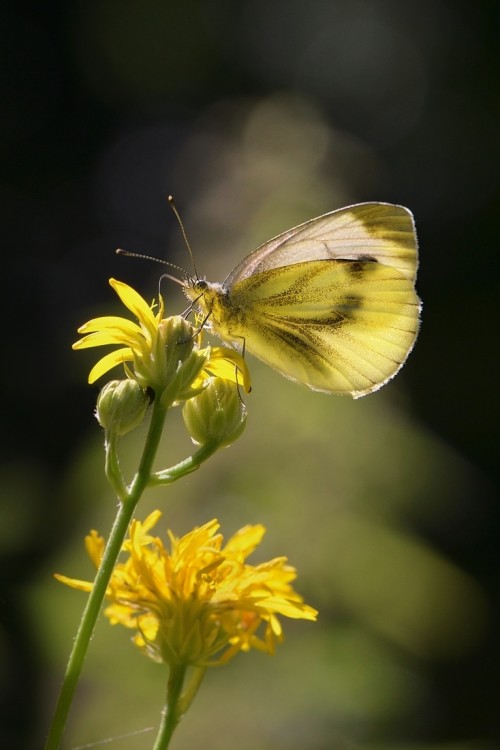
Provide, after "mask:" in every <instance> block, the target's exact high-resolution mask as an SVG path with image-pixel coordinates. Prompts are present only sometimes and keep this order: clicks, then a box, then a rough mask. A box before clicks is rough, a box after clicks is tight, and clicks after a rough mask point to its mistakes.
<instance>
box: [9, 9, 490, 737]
mask: <svg viewBox="0 0 500 750" xmlns="http://www.w3.org/2000/svg"><path fill="white" fill-rule="evenodd" d="M0 21H1V23H0V28H1V29H2V31H1V36H2V45H1V46H0V55H1V56H2V62H1V66H0V79H1V81H0V85H1V90H2V97H1V101H2V117H1V118H0V149H1V152H2V157H1V162H0V163H1V167H0V169H1V177H0V196H1V201H0V205H1V206H2V209H3V218H2V222H1V225H0V226H1V231H2V235H3V236H2V245H1V246H2V248H3V261H2V268H3V271H2V275H3V279H4V284H3V293H2V302H4V303H5V310H4V320H5V325H4V329H3V330H4V338H5V337H6V339H7V340H6V341H5V340H4V345H3V366H2V393H3V399H2V405H3V409H2V411H3V419H2V442H3V449H2V460H1V465H0V472H1V482H0V485H1V487H2V498H1V503H0V549H1V556H2V557H1V566H0V569H1V571H2V588H1V592H0V614H1V621H2V627H1V640H0V655H1V660H2V665H1V671H0V679H1V691H2V706H1V712H2V713H1V727H0V745H1V746H2V747H6V748H7V747H8V748H21V749H22V750H24V748H26V749H27V750H32V749H33V750H35V749H36V748H39V747H40V746H41V744H42V738H43V737H44V735H45V732H46V729H47V726H48V722H49V720H50V716H51V712H52V710H53V706H54V702H55V699H56V695H57V690H58V686H59V684H60V681H61V678H62V674H63V670H64V665H65V660H66V658H67V654H68V652H69V649H70V646H71V643H72V638H73V635H74V632H75V629H76V626H77V623H78V620H79V616H80V613H81V610H82V608H83V605H84V596H83V594H81V593H79V592H75V591H72V590H70V589H66V588H65V587H63V586H61V585H60V584H58V583H56V582H55V581H54V580H53V578H52V573H53V572H54V571H59V572H63V573H65V574H68V575H73V576H75V577H84V578H87V577H89V576H90V575H91V567H90V563H89V562H88V560H87V558H86V556H85V553H84V551H83V543H82V539H83V536H84V534H85V533H87V531H88V530H89V529H90V528H97V529H99V531H101V533H103V534H106V533H107V531H108V529H109V526H110V524H111V521H112V518H113V517H114V513H115V505H116V502H115V499H114V498H113V496H112V495H111V492H110V490H109V489H108V487H107V485H106V483H105V480H104V477H103V472H102V465H103V453H102V434H101V432H100V429H99V428H98V426H97V424H96V422H95V420H94V418H93V409H94V404H95V399H96V395H97V392H98V389H97V388H96V387H89V386H88V385H86V382H85V381H86V376H87V372H88V369H89V367H90V365H91V364H92V363H93V362H94V361H95V358H96V357H95V354H93V353H92V351H91V352H90V353H75V352H72V351H71V349H70V345H71V343H72V342H73V341H74V340H75V338H76V328H77V327H78V325H80V324H81V323H82V322H84V321H86V320H88V319H89V318H90V317H92V316H94V315H96V314H109V313H112V312H113V311H117V312H118V313H119V314H121V310H120V308H119V306H118V305H117V304H116V301H115V296H114V293H113V292H112V290H111V289H110V287H109V286H108V284H107V279H108V278H109V277H110V276H114V277H116V278H119V279H121V280H123V281H127V282H129V283H131V284H133V285H134V287H135V288H137V289H138V290H139V291H140V292H141V293H142V294H143V295H144V296H145V297H146V298H151V297H153V296H154V295H155V294H156V293H157V280H158V276H159V273H158V269H157V268H156V267H154V266H153V265H152V264H148V263H145V262H138V261H133V260H127V259H124V258H118V257H116V256H115V254H114V250H115V248H116V247H125V248H128V249H130V250H135V251H139V252H141V251H142V252H147V253H150V254H153V255H156V256H159V257H163V258H170V260H172V261H173V262H176V263H178V264H180V265H182V266H187V267H188V268H189V260H188V258H187V254H186V250H185V247H184V246H183V242H182V238H181V236H180V232H179V228H178V226H177V225H176V222H175V220H174V218H173V216H172V214H171V212H170V210H169V209H168V207H167V205H166V201H165V198H166V196H167V195H168V194H169V193H172V194H173V195H174V196H175V198H176V202H177V205H178V207H179V209H180V211H181V214H182V217H183V220H184V222H185V225H186V229H187V232H188V235H189V238H190V241H191V244H192V246H193V249H194V252H195V256H196V260H197V264H198V267H199V269H200V271H201V272H202V273H206V275H207V277H208V278H209V279H210V280H222V279H223V278H224V277H225V276H226V275H227V273H229V271H230V270H231V269H232V268H233V267H234V266H235V265H236V263H238V262H239V261H240V260H241V259H242V258H243V257H244V256H245V255H246V254H247V253H248V252H250V251H251V250H252V249H254V247H256V246H257V245H258V244H260V243H261V242H263V241H265V240H266V239H269V238H270V237H271V236H273V235H274V234H276V233H278V232H280V231H282V230H284V229H287V228H289V227H290V226H293V225H294V224H297V223H299V222H301V221H304V220H306V219H309V218H312V217H313V216H316V215H319V214H321V213H323V212H326V211H330V210H333V209H335V208H339V207H341V206H343V205H347V204H349V203H355V202H359V201H364V200H382V201H391V202H397V203H401V204H403V205H406V206H408V207H409V208H411V209H412V211H413V212H414V214H415V217H416V222H417V229H418V234H419V240H420V249H421V269H420V272H419V279H418V289H419V292H420V294H421V296H422V298H423V301H424V310H423V325H422V330H421V333H420V336H419V340H418V342H417V345H416V348H415V350H414V352H413V353H412V354H411V356H410V358H409V361H408V363H407V365H406V366H405V368H404V370H403V371H402V372H401V373H400V375H398V377H397V378H396V380H395V381H393V382H392V383H391V384H390V385H389V386H388V387H386V388H384V389H383V390H382V391H380V392H378V393H376V394H374V395H372V396H370V397H368V398H364V399H361V400H359V401H356V402H353V401H351V400H347V399H343V398H336V397H328V396H326V395H322V394H316V393H311V392H308V391H306V390H305V389H302V388H300V387H298V386H295V385H293V384H291V383H289V382H287V381H285V380H284V379H283V378H281V377H280V376H279V375H277V374H275V373H274V372H271V371H268V370H267V369H266V368H265V367H263V366H260V365H259V364H258V363H256V362H255V361H254V360H250V361H249V364H250V367H251V370H252V376H253V392H252V394H251V395H250V396H249V397H248V398H247V404H248V410H249V419H248V427H247V429H246V431H245V433H244V435H243V436H242V438H241V439H240V440H239V442H238V443H237V444H236V445H235V446H233V447H231V448H229V449H227V450H225V451H223V452H222V453H220V454H219V455H216V456H215V457H214V458H212V459H211V461H210V462H209V463H208V464H207V465H205V466H204V467H203V468H202V470H201V471H199V472H198V473H196V474H193V475H191V476H190V477H188V478H187V479H186V480H184V481H183V482H181V483H179V484H178V485H176V486H173V487H171V488H169V489H168V490H167V489H165V490H162V491H155V492H154V493H153V492H151V493H150V494H149V495H147V497H146V498H145V501H144V503H143V504H142V505H141V506H140V508H139V515H140V517H144V516H145V515H146V514H147V513H148V512H149V511H150V510H151V509H153V508H155V507H160V508H161V509H162V510H163V513H164V515H163V518H162V521H161V525H162V526H163V528H166V526H167V525H168V526H169V527H171V528H172V529H173V530H174V532H175V533H176V534H182V533H185V532H186V531H188V530H189V529H190V528H191V527H192V526H193V525H198V524H201V523H204V522H206V521H207V520H209V519H210V518H213V517H217V518H219V519H220V521H221V523H222V530H223V532H224V534H225V535H229V534H231V533H232V532H233V531H234V530H236V529H237V528H239V527H241V526H243V525H245V524H246V523H256V522H263V523H264V524H265V525H266V526H267V528H268V532H267V535H266V537H265V540H264V544H263V548H262V551H259V554H258V555H256V556H255V558H254V562H257V561H258V560H259V559H266V558H270V557H274V556H275V555H286V556H287V557H288V558H289V560H290V562H291V563H292V564H293V565H295V566H296V567H297V568H298V570H299V578H298V581H297V589H298V590H299V591H300V592H301V593H302V594H303V595H304V597H305V598H306V601H308V603H310V604H312V605H313V606H315V607H316V608H318V609H319V611H320V616H319V620H318V623H317V624H311V623H297V622H295V623H287V622H286V623H285V632H286V636H287V637H286V641H285V643H284V645H283V646H281V648H280V649H279V651H278V653H277V654H276V656H275V657H273V658H270V657H266V656H263V655H261V654H253V655H248V654H247V655H240V656H239V657H237V658H236V659H235V660H234V661H233V662H232V663H231V664H230V665H229V666H228V667H226V668H224V669H221V670H213V671H211V672H210V673H209V674H208V676H207V678H206V681H205V683H204V685H203V687H202V690H201V692H200V694H199V696H198V697H197V699H196V701H195V703H194V705H193V707H192V709H191V710H190V712H189V714H188V716H187V718H186V719H185V721H184V722H183V723H182V724H181V726H180V728H179V730H178V733H177V736H176V737H175V739H174V742H173V745H172V747H173V748H176V750H177V749H178V750H187V749H188V748H195V747H203V748H206V750H212V748H213V750H226V749H228V750H229V748H234V747H239V748H241V750H247V748H248V750H249V749H250V748H252V750H254V749H255V748H257V749H258V750H267V749H273V750H280V749H281V748H283V749H284V748H287V750H293V749H294V748H301V749H302V748H307V749H308V750H330V749H331V750H493V748H496V747H497V746H498V744H497V743H498V741H499V735H500V731H499V730H500V726H499V725H500V721H499V718H498V717H499V715H500V712H499V706H498V704H499V699H500V682H499V671H500V669H499V661H500V659H499V657H500V636H499V632H498V625H499V619H500V618H499V614H500V612H499V597H498V594H499V581H500V576H499V564H498V543H497V539H498V535H499V533H500V516H499V512H498V500H497V495H496V482H497V478H498V466H497V461H498V398H497V396H496V394H495V393H494V390H495V388H496V386H497V384H498V375H499V373H498V323H499V306H498V297H497V295H498V271H499V264H498V231H497V223H498V204H497V198H498V184H497V176H498V118H497V115H498V105H499V97H498V50H497V48H496V47H495V44H496V42H497V38H498V6H497V5H496V4H495V3H493V2H482V3H461V2H452V1H451V0H438V1H437V2H435V1H434V0H432V1H431V0H423V2H419V3H401V2H398V1H397V0H374V1H373V2H370V1H369V0H359V2H358V1H355V2H341V0H331V1H330V2H328V1H326V0H324V1H321V0H308V2H305V1H303V2H300V1H299V0H289V1H288V2H284V1H281V2H280V1H278V0H276V1H273V0H272V1H271V2H263V1H262V0H253V2H251V1H250V0H239V1H238V2H224V1H223V0H213V1H212V2H206V3H199V2H193V1H192V0H179V1H178V2H168V1H167V0H163V1H161V0H148V2H145V3H139V2H132V0H103V1H102V2H93V1H92V2H86V1H85V0H81V2H70V1H66V2H62V1H60V2H52V3H51V2H48V3H31V4H30V3H23V4H15V3H11V4H10V7H9V5H6V6H2V10H0ZM163 292H164V294H165V296H166V300H167V311H168V313H178V312H180V311H182V310H183V309H184V307H185V301H184V300H183V298H182V295H181V294H180V293H179V291H178V290H177V289H176V288H173V285H165V287H164V288H163ZM14 313H15V315H14ZM143 437H144V431H143V428H141V430H139V431H137V434H134V437H133V438H132V439H130V440H128V441H126V442H124V446H123V448H124V453H125V455H128V456H130V461H131V463H132V462H133V459H134V456H135V455H136V453H137V450H138V449H139V447H140V444H141V440H142V439H143ZM189 451H190V446H189V443H188V442H187V440H186V438H185V436H184V432H183V428H182V424H181V422H180V419H179V415H178V414H175V415H173V418H172V419H171V421H170V422H169V425H168V430H167V433H166V435H165V443H164V449H163V451H162V455H161V457H160V458H161V463H160V464H159V467H158V468H160V466H162V465H169V464H170V463H172V462H173V461H175V460H177V459H178V458H181V457H183V456H184V455H186V454H187V453H188V452H189ZM129 635H130V634H129V633H127V632H120V631H119V630H118V629H116V628H111V627H110V626H109V625H108V623H107V621H104V620H103V621H102V622H100V624H99V627H98V630H97V633H96V635H95V638H94V640H93V643H92V645H91V649H90V653H89V656H88V659H87V662H86V666H85V671H84V674H83V678H82V681H81V684H80V688H79V691H78V695H77V699H76V702H75V706H74V710H73V712H72V714H71V720H70V726H69V728H68V733H67V737H66V741H65V746H64V747H65V748H67V749H68V750H69V748H76V747H80V746H85V747H94V746H99V745H95V743H98V742H102V741H104V740H109V739H110V738H114V741H113V742H112V743H111V744H110V745H109V746H110V747H113V748H120V750H122V749H124V750H135V749H137V748H144V747H150V746H151V744H152V741H153V736H154V735H153V733H145V734H144V733H143V734H136V735H134V736H131V737H127V738H125V737H122V735H126V734H128V733H134V732H138V731H140V730H146V729H147V728H148V727H153V726H156V725H157V723H158V717H159V711H160V709H161V706H162V702H163V696H164V689H165V674H164V671H163V669H162V668H161V667H159V666H158V665H156V664H153V663H152V662H151V663H150V662H149V661H148V660H147V659H145V658H144V657H143V656H142V655H140V654H139V653H138V652H136V650H135V649H134V648H133V647H131V646H130V643H129Z"/></svg>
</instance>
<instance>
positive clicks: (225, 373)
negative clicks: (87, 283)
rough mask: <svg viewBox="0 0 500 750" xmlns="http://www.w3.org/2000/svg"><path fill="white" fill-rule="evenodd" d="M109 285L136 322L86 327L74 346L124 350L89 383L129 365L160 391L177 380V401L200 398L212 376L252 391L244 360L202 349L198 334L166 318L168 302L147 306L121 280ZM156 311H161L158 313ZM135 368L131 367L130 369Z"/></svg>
mask: <svg viewBox="0 0 500 750" xmlns="http://www.w3.org/2000/svg"><path fill="white" fill-rule="evenodd" d="M109 283H110V284H111V286H112V287H113V289H114V290H115V292H116V293H117V294H118V296H119V297H120V299H121V301H122V302H123V304H124V305H125V307H127V308H128V309H129V310H130V311H131V312H132V313H133V314H134V315H135V317H136V318H137V321H138V322H137V323H136V322H134V321H131V320H128V319H127V318H121V317H119V316H115V315H107V316H103V317H100V318H94V319H93V320H90V321H89V322H88V323H85V324H84V325H82V326H81V327H80V328H79V329H78V332H79V333H82V334H84V337H83V338H82V339H80V340H79V341H77V342H76V343H75V344H73V349H88V348H90V347H93V346H106V345H113V346H117V345H118V346H119V348H118V349H116V350H115V351H113V352H110V353H109V354H106V355H105V356H104V357H102V358H101V359H100V360H99V361H98V362H97V363H96V365H94V367H93V368H92V370H91V371H90V374H89V378H88V380H89V383H94V382H95V381H96V380H97V379H98V378H100V377H101V376H102V375H104V374H105V373H107V372H108V371H109V370H111V369H112V368H113V367H115V366H116V365H119V364H124V366H125V371H126V373H127V375H128V377H131V378H134V379H135V380H137V382H138V383H139V384H140V385H141V386H142V387H143V388H147V387H150V388H152V389H153V390H154V391H155V393H158V392H161V391H163V390H164V389H165V388H166V387H167V386H171V385H172V382H173V380H175V387H176V389H177V390H176V395H175V400H184V399H186V398H190V397H191V396H193V395H196V393H198V392H199V391H200V390H201V389H202V388H203V385H204V383H205V381H206V380H207V378H208V377H210V376H215V377H222V378H224V379H226V380H232V381H234V382H236V380H237V379H238V382H240V383H241V384H242V385H243V387H244V388H245V390H246V391H247V392H249V390H250V375H249V372H248V368H247V366H246V363H245V361H244V360H243V358H242V357H241V356H240V355H239V354H238V353H237V352H236V351H234V350H233V349H229V348H228V347H213V348H211V347H206V348H205V349H200V347H199V336H198V330H196V329H195V328H193V326H191V325H190V324H189V323H188V322H187V321H186V320H185V319H184V318H182V317H180V316H174V317H170V318H164V317H163V313H164V305H163V299H162V298H161V297H160V300H159V304H158V305H157V306H156V305H155V304H152V305H148V304H147V302H146V301H145V300H144V299H143V298H142V297H141V295H140V294H138V292H136V291H135V289H132V287H130V286H128V285H127V284H124V283H123V282H121V281H116V279H110V280H109ZM155 307H157V312H156V313H155V312H154V310H155ZM127 363H131V364H132V369H130V367H129V366H128V365H127Z"/></svg>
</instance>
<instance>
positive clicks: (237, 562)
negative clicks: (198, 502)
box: [56, 511, 317, 667]
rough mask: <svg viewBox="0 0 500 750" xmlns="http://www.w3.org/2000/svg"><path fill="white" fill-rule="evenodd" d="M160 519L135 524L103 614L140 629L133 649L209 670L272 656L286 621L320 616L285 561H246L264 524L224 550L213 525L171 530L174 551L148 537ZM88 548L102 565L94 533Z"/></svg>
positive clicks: (77, 585) (251, 528)
mask: <svg viewBox="0 0 500 750" xmlns="http://www.w3.org/2000/svg"><path fill="white" fill-rule="evenodd" d="M159 517H160V512H159V511H155V512H154V513H152V514H151V515H150V516H148V518H147V519H146V520H145V521H144V522H143V523H141V522H140V521H137V520H134V521H133V522H132V524H131V526H130V534H129V538H128V539H127V540H126V541H125V542H124V544H123V548H122V549H123V552H124V553H125V554H126V558H125V560H124V561H123V562H120V563H119V564H118V565H117V566H116V567H115V569H114V571H113V575H112V577H111V580H110V583H109V586H108V590H107V598H108V600H109V602H110V603H109V606H108V607H107V608H106V610H105V614H106V616H107V617H108V619H109V620H110V622H111V623H112V624H120V625H123V626H124V627H127V628H130V629H131V630H134V631H135V634H134V643H135V644H136V645H137V646H138V647H139V648H140V649H141V650H142V651H143V652H144V653H146V654H147V655H148V656H150V657H151V658H153V659H155V660H156V661H161V662H165V663H167V664H170V665H173V664H184V665H186V666H196V667H206V666H213V665H218V664H223V663H226V662H227V661H228V660H229V659H231V658H232V657H233V656H234V655H235V654H236V653H238V652H239V651H249V650H250V649H252V648H255V649H258V650H260V651H264V652H266V653H270V654H272V653H274V650H275V648H276V645H277V644H278V643H280V642H281V641H282V640H283V633H282V627H281V621H280V617H290V618H295V619H305V620H315V619H316V616H317V612H316V610H314V609H313V608H312V607H310V606H308V605H307V604H305V603H304V601H303V599H302V597H300V596H299V595H298V594H297V593H296V592H295V591H294V589H293V588H292V586H291V582H292V581H293V580H294V579H295V578H296V571H295V569H294V568H293V567H291V566H290V565H288V564H287V560H286V558H284V557H278V558H275V559H273V560H271V561H269V562H265V563H261V564H260V565H256V566H254V565H249V564H248V563H247V562H246V558H247V557H248V555H250V554H251V553H252V552H253V551H254V550H255V548H256V547H257V546H258V545H259V543H260V541H261V539H262V537H263V535H264V533H265V529H264V527H263V526H261V525H256V526H246V527H244V528H243V529H240V531H239V532H237V533H236V534H235V535H234V536H233V537H231V538H230V539H229V540H228V541H227V543H226V544H225V545H224V542H223V537H222V535H221V534H220V533H219V524H218V522H217V521H216V520H212V521H209V522H208V523H207V524H205V525H204V526H201V527H199V528H195V529H193V531H191V532H189V533H188V534H186V535H185V536H183V537H175V536H174V535H173V534H172V533H171V532H169V539H170V551H169V550H168V549H167V548H166V547H165V546H164V545H163V542H162V540H161V539H160V538H158V537H154V536H152V535H151V534H150V533H149V532H150V530H151V528H152V527H153V526H154V524H156V523H157V521H158V519H159ZM86 544H87V550H88V552H89V555H90V557H91V559H92V561H93V562H94V564H96V565H97V564H98V556H99V555H101V554H102V549H103V542H102V540H101V538H100V537H99V536H98V535H97V534H96V532H92V534H91V535H90V537H87V540H86ZM56 577H57V578H58V580H60V581H62V582H63V583H66V584H67V585H69V586H72V587H73V588H78V589H84V590H87V591H88V590H90V589H91V588H92V583H90V582H89V583H87V582H84V581H79V580H74V579H71V578H67V577H66V576H60V575H57V576H56Z"/></svg>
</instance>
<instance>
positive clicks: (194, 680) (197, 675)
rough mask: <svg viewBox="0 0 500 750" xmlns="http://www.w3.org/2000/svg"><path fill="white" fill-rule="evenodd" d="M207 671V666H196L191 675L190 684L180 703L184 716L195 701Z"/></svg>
mask: <svg viewBox="0 0 500 750" xmlns="http://www.w3.org/2000/svg"><path fill="white" fill-rule="evenodd" d="M206 671H207V670H206V667H196V668H194V670H193V674H192V675H191V679H190V681H189V685H188V686H187V688H186V690H185V691H184V693H183V694H182V698H181V700H180V703H179V706H180V712H181V715H182V716H184V714H185V713H186V711H187V710H188V708H189V706H190V705H191V703H192V702H193V699H194V697H195V695H196V693H197V692H198V689H199V687H200V685H201V681H202V680H203V678H204V677H205V672H206Z"/></svg>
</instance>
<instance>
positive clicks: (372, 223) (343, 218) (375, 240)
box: [224, 203, 416, 288]
mask: <svg viewBox="0 0 500 750" xmlns="http://www.w3.org/2000/svg"><path fill="white" fill-rule="evenodd" d="M368 256H370V257H372V258H375V259H376V260H377V261H378V262H379V263H384V264H386V265H389V266H392V267H394V268H397V269H398V270H399V271H401V273H403V274H404V275H405V276H408V277H409V278H411V279H414V278H415V272H416V236H415V226H414V222H413V216H412V214H411V212H410V211H408V209H407V208H404V207H403V206H396V205H393V204H390V203H358V204H357V205H354V206H347V207H346V208H340V209H338V210H337V211H332V212H330V213H328V214H324V215H323V216H319V217H318V218H316V219H311V220H310V221H306V222H305V223H304V224H299V226H297V227H294V228H293V229H289V230H288V231H287V232H283V234H280V235H278V236H277V237H274V238H273V239H272V240H269V242H266V243H264V244H263V245H261V246H260V247H259V248H257V250H254V252H253V253H251V254H250V255H249V256H247V258H245V260H243V261H242V263H240V264H239V265H238V266H237V267H236V268H235V269H234V271H233V272H232V273H231V274H230V275H229V276H228V278H227V279H226V281H225V282H224V286H226V287H228V288H230V287H231V286H232V285H233V284H235V283H237V282H238V281H240V280H241V279H244V278H247V277H248V276H251V275H252V274H254V273H259V272H260V271H265V270H268V269H270V268H281V267H283V266H287V265H290V264H291V263H300V262H301V261H304V260H326V259H331V258H340V259H353V260H354V259H357V258H360V257H368Z"/></svg>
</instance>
